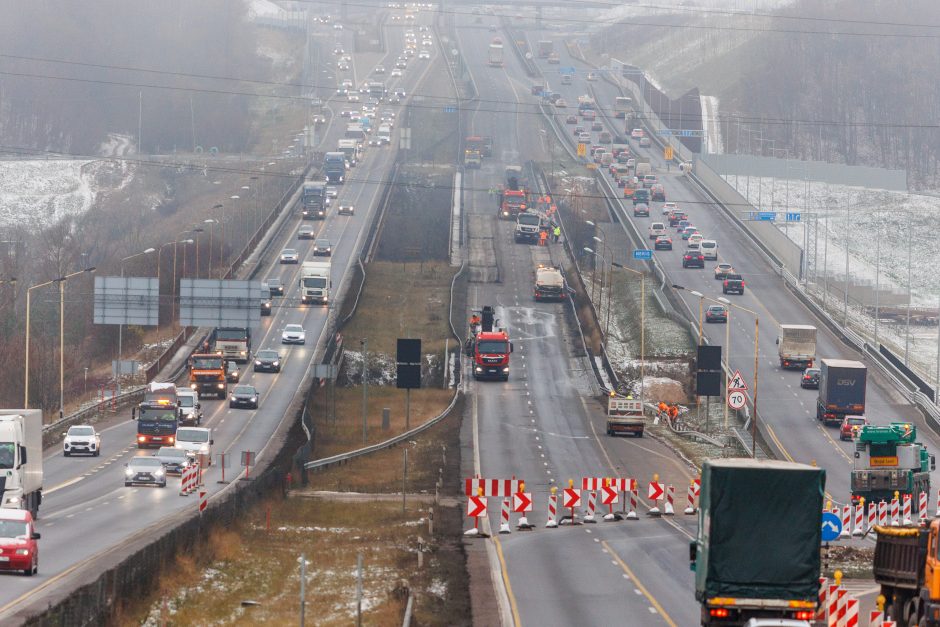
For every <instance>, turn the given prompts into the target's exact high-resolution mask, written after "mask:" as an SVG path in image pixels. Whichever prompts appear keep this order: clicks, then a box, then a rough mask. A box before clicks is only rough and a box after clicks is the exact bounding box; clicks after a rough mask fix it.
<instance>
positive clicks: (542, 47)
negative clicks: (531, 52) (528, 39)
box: [538, 39, 555, 59]
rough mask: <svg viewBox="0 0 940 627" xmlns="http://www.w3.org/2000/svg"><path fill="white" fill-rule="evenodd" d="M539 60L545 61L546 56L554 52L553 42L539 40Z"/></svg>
mask: <svg viewBox="0 0 940 627" xmlns="http://www.w3.org/2000/svg"><path fill="white" fill-rule="evenodd" d="M538 51H539V58H540V59H547V58H548V55H550V54H551V53H553V52H554V51H555V42H554V41H552V40H551V39H540V40H539V43H538Z"/></svg>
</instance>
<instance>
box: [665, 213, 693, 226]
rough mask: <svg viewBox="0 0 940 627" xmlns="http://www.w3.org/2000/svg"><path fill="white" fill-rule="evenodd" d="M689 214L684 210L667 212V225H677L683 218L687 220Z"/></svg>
mask: <svg viewBox="0 0 940 627" xmlns="http://www.w3.org/2000/svg"><path fill="white" fill-rule="evenodd" d="M688 219H689V215H688V214H687V213H686V212H685V211H674V212H672V213H670V214H669V226H676V227H677V226H679V223H680V222H682V221H683V220H688Z"/></svg>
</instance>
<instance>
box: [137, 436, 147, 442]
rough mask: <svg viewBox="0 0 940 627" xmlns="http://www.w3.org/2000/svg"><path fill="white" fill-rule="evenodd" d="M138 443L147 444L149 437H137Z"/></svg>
mask: <svg viewBox="0 0 940 627" xmlns="http://www.w3.org/2000/svg"><path fill="white" fill-rule="evenodd" d="M137 441H138V442H146V441H147V436H145V435H138V436H137Z"/></svg>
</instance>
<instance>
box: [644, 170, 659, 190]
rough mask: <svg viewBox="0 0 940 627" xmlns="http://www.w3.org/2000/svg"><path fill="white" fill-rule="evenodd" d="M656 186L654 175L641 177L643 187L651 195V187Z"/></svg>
mask: <svg viewBox="0 0 940 627" xmlns="http://www.w3.org/2000/svg"><path fill="white" fill-rule="evenodd" d="M655 184H656V175H655V174H644V175H643V187H645V188H646V189H648V190H650V193H652V190H653V185H655Z"/></svg>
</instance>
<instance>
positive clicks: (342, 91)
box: [336, 87, 349, 117]
mask: <svg viewBox="0 0 940 627" xmlns="http://www.w3.org/2000/svg"><path fill="white" fill-rule="evenodd" d="M348 93H349V90H348V89H346V88H345V87H337V88H336V95H337V96H345V95H346V94H348ZM346 113H348V111H343V112H342V113H341V115H342V116H343V117H349V116H348V115H345V114H346Z"/></svg>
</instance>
